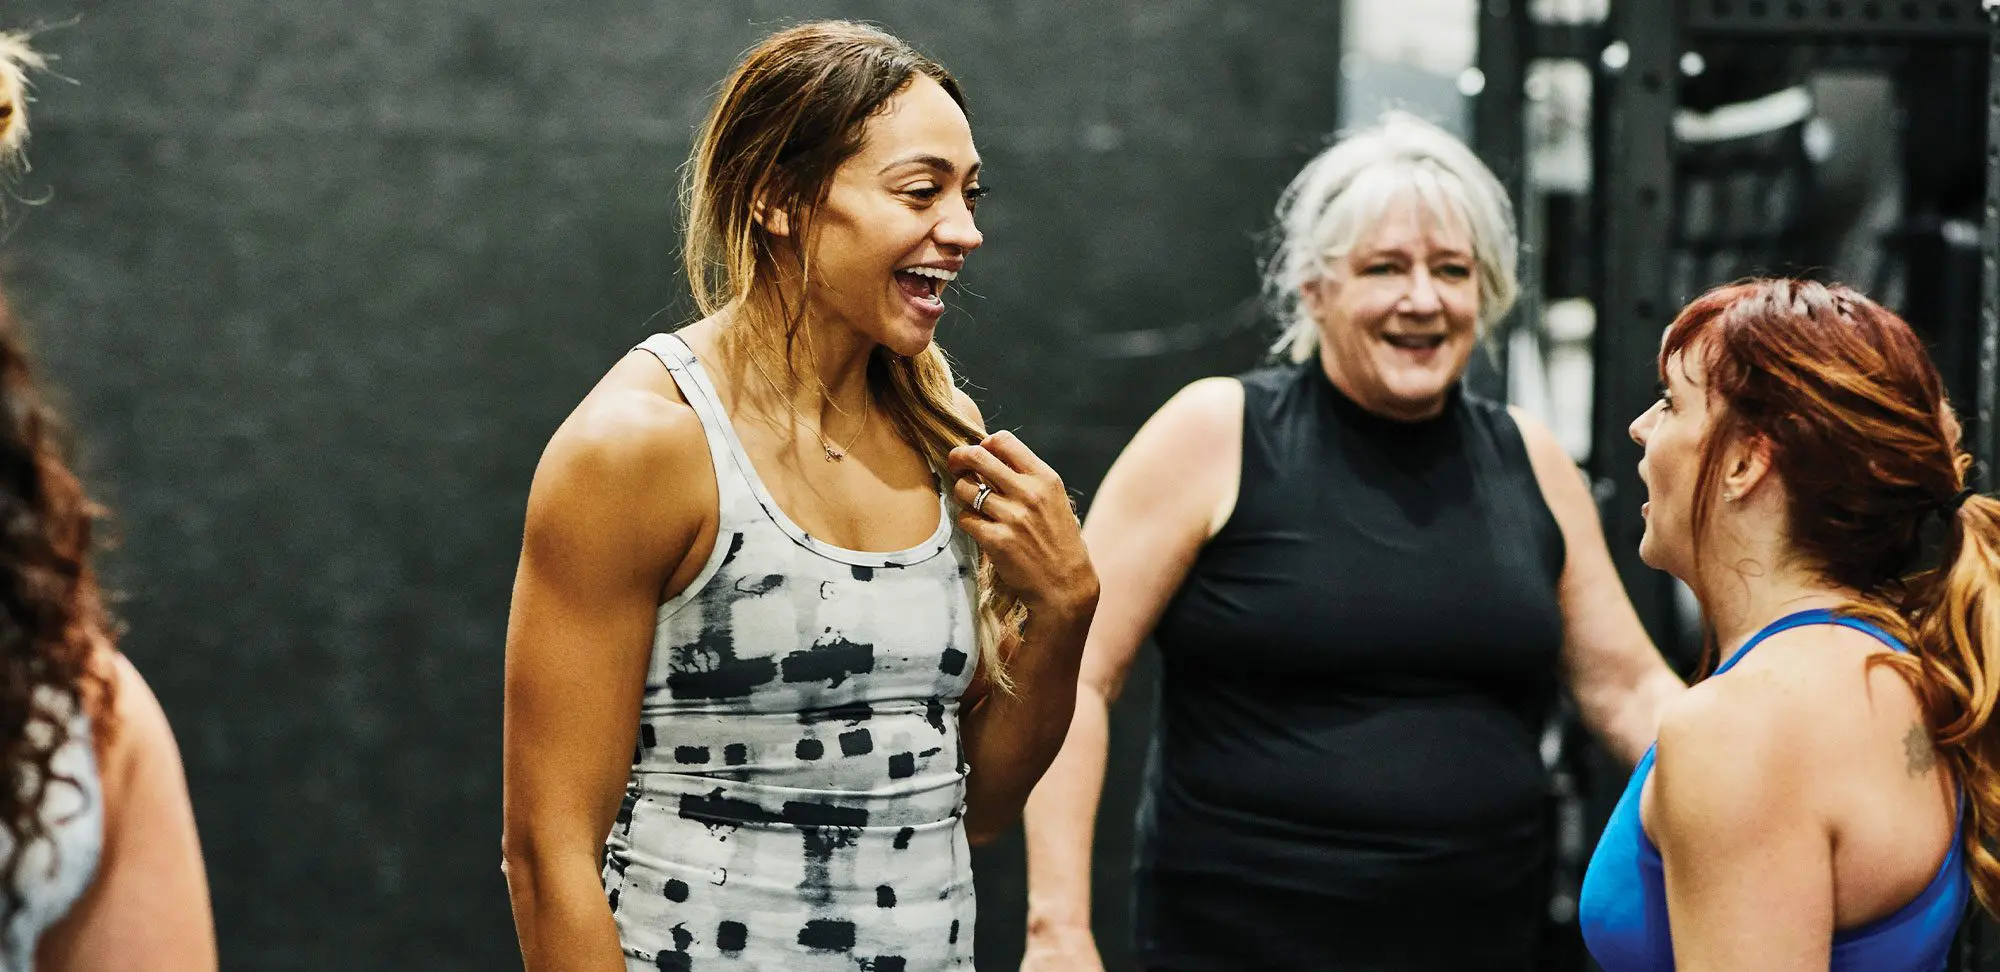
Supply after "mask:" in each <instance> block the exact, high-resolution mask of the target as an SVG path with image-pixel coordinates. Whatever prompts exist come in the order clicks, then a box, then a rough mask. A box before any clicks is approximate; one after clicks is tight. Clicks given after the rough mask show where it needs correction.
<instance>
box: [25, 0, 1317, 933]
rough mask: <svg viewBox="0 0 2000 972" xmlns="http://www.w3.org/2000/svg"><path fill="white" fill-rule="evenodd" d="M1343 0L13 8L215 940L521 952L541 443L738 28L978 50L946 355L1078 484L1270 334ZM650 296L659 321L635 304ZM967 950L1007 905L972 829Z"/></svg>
mask: <svg viewBox="0 0 2000 972" xmlns="http://www.w3.org/2000/svg"><path fill="white" fill-rule="evenodd" d="M1337 10H1338V5H1337V4H1329V3H1321V2H1314V0H1281V2H1270V0H1260V2H1249V0H1241V2H1212V0H1211V2H1196V0H1119V2H1114V3H1091V4H1073V3H1067V2H1062V0H1018V2H988V3H977V4H948V5H937V4H916V3H908V2H892V0H877V2H848V3H834V2H813V3H790V4H776V3H762V2H759V3H739V2H721V3H717V2H707V0H699V2H698V0H678V2H667V0H649V2H638V0H596V2H583V3H571V4H563V5H555V4H546V3H537V2H531V0H478V2H475V0H429V2H423V3H410V2H367V3H363V2H346V3H325V2H318V0H314V2H307V0H148V2H146V3H121V4H109V3H99V2H93V0H11V2H9V3H8V4H7V5H6V6H5V8H4V10H0V28H20V27H29V26H34V25H38V24H50V25H55V24H62V26H57V27H51V28H50V29H49V30H47V31H46V32H45V33H44V34H43V35H42V36H41V39H40V42H39V43H40V45H41V46H42V47H44V48H45V49H46V50H48V51H49V52H51V53H53V54H56V55H58V56H59V57H60V60H59V61H58V62H57V64H56V67H57V68H58V70H59V72H60V73H61V75H63V76H64V77H66V78H68V79H74V82H75V83H73V84H72V83H70V81H68V80H63V79H59V78H56V77H53V76H44V77H43V78H42V80H41V84H40V89H39V100H38V102H37V104H36V105H35V109H36V114H35V120H36V124H37V130H36V137H35V142H34V144H33V146H32V161H33V164H34V171H33V172H32V173H31V174H30V176H29V177H28V178H27V179H26V180H25V181H24V182H23V183H22V185H21V186H20V187H19V191H18V193H17V195H19V196H21V197H25V198H26V199H27V200H29V201H31V202H39V203H41V204H39V205H32V204H23V203H21V202H19V201H13V202H10V204H9V206H8V209H7V218H6V225H7V229H8V231H9V235H8V236H7V237H6V239H5V240H4V243H0V259H4V277H3V278H0V279H4V281H5V284H6V286H7V288H8V290H9V292H10V294H11V296H12V297H13V299H14V301H15V303H16V305H17V310H18V311H19V315H20V316H21V317H22V318H24V319H25V320H26V321H27V323H28V325H29V327H30V329H31V333H32V336H33V339H34V342H35V345H36V346H37V348H38V350H39V352H40V354H41V356H42V361H43V370H44V372H45V374H46V375H47V376H48V377H49V378H50V379H51V380H53V381H54V382H56V383H57V384H59V385H60V386H61V388H62V390H63V396H62V397H63V400H64V401H66V402H67V404H68V406H69V414H70V417H71V419H72V424H73V426H74V427H75V430H76V438H77V440H78V445H79V450H78V451H79V454H80V456H81V460H82V464H83V466H84V468H85V470H86V472H87V475H88V477H89V482H90V484H91V485H92V487H93V488H94V490H95V492H96V493H97V495H99V496H100V497H102V498H103V499H105V500H107V501H108V502H109V503H110V504H111V505H112V506H113V507H114V509H115V518H114V521H113V530H114V532H115V533H116V534H117V536H118V537H119V546H118V548H117V549H116V550H114V551H112V552H110V553H109V554H108V555H106V556H105V558H104V560H103V561H102V562H103V564H104V567H105V570H106V572H107V573H108V575H109V579H110V581H111V583H112V584H113V585H114V586H115V587H116V588H117V590H119V591H120V592H122V594H123V596H124V600H123V602H122V604H121V612H122V614H123V616H124V617H125V618H126V620H127V621H128V622H129V623H130V628H131V630H130V635H129V637H128V638H127V640H126V647H127V650H128V651H129V653H130V654H131V656H132V657H133V658H134V660H135V661H136V662H137V663H138V665H139V666H140V667H141V669H142V670H143V671H144V672H145V673H146V675H147V677H148V678H149V679H150V681H151V682H152V684H153V686H154V688H155V690H156V691H157V692H158V694H159V695H160V697H161V700H162V702H163V704H164V705H165V707H166V710H167V712H168V715H169V716H170V718H171V719H172V722H173V725H174V728H175V731H176V732H177V733H178V735H179V739H180V743H181V746H182V750H183V755H184V757H185V759H186V763H187V771H188V777H189V781H190V784H191V787H192V789H193V794H194V800H195V807H196V812H197V814H198V816H199V819H200V824H201V828H202V837H203V845H204V850H205V852H206V855H207V860H208V866H209V874H210V879H211V882H212V884H213V888H214V895H215V905H216V918H217V923H218V926H219V932H220V935H221V942H222V951H223V965H224V967H225V968H227V969H231V970H264V969H271V970H287V972H290V970H301V972H315V970H336V969H337V970H342V972H348V970H355V969H418V968H421V969H433V970H456V969H465V970H490V969H499V968H507V967H511V966H513V965H514V963H515V962H516V959H515V954H516V952H515V946H514V940H513V932H512V928H511V924H510V921H509V917H508V911H507V904H506V898H505V893H504V886H503V883H502V880H501V877H500V874H499V871H498V849H499V828H500V814H499V807H500V763H499V738H500V671H501V661H502V642H503V636H504V631H505V625H506V612H507V599H508V591H509V587H510V584H511V581H512V574H513V567H514V559H515V556H516V553H517V550H518V542H519V536H520V526H521V512H522V505H523V501H524V498H525V495H526V489H527V484H528V480H529V476H530V474H531V472H532V470H533V467H534V463H535V460H536V458H537V456H538V455H539V452H540V450H541V448H542V445H543V443H544V442H545V441H546V439H547V436H548V434H549V433H550V432H551V431H552V430H553V429H554V427H555V425H556V424H557V423H558V422H559V421H560V420H561V419H562V417H563V415H564V414H566V412H567V411H568V409H569V408H570V407H571V406H572V405H573V404H574V403H575V401H576V400H577V399H578V398H579V397H580V396H581V395H582V394H583V392H584V391H585V390H586V389H587V388H588V387H589V386H590V384H591V383H592V382H593V381H594V380H595V379H596V378H597V376H598V375H599V374H601V372H602V371H603V369H604V368H605V367H606V366H607V365H609V364H610V363H611V362H612V361H613V360H614V359H615V358H616V357H617V356H618V355H619V354H620V353H621V352H622V351H623V350H624V349H625V348H627V347H628V346H630V345H631V344H632V343H634V342H636V341H637V340H638V339H639V338H641V337H643V336H644V335H645V334H647V333H649V331H650V330H653V329H656V327H658V326H660V325H667V324H671V323H675V322H677V321H678V318H679V315H680V314H681V313H682V310H681V308H682V307H683V306H684V304H682V303H681V301H682V297H681V295H682V293H683V290H684V287H683V284H682V282H681V280H680V279H679V278H678V276H677V274H676V272H675V263H674V255H675V240H674V226H675V211H674V204H673V187H674V181H675V173H676V168H677V166H678V165H679V164H680V162H681V160H682V159H683V158H685V156H686V153H687V149H688V144H689V141H690V136H691V131H692V128H693V126H694V125H695V124H696V123H697V121H698V119H699V116H700V113H701V110H702V108H703V107H704V104H705V100H706V98H707V96H708V94H709V92H710V90H711V89H712V87H713V85H714V84H715V83H716V81H718V80H719V79H720V78H721V77H722V75H723V74H724V72H725V71H726V70H727V68H728V66H729V65H730V63H731V62H732V60H733V59H734V57H735V56H736V55H737V54H738V53H739V52H740V51H742V50H743V49H744V48H745V47H747V46H748V45H750V44H751V43H753V42H754V41H755V39H756V38H757V37H759V36H761V35H762V34H764V33H766V32H768V31H769V30H770V29H773V28H775V27H777V26H780V25H782V24H784V23H788V22H791V21H793V20H797V19H803V18H807V17H814V16H849V17H861V18H867V19H872V20H876V21H878V22H880V23H882V24H884V25H886V26H887V27H889V28H890V29H891V30H892V31H895V32H897V33H899V34H901V35H903V36H904V37H906V38H908V39H909V40H911V41H913V42H915V43H916V44H918V46H920V47H922V48H924V49H925V50H927V51H929V52H931V53H932V54H934V55H935V56H937V57H938V58H939V59H941V60H942V61H943V62H944V63H945V64H947V65H948V66H950V67H951V68H952V69H953V70H954V71H955V72H957V73H958V74H959V75H960V77H961V78H962V80H963V81H964V82H965V84H966V86H967V88H968V92H969V95H970V98H971V101H972V119H973V127H974V133H975V137H976V139H977V141H978V143H979V146H980V149H981V151H982V152H983V154H984V156H985V158H986V160H987V172H988V176H987V181H988V183H989V184H990V185H992V186H993V188H994V189H995V192H994V195H993V197H992V199H991V201H990V205H989V206H988V207H986V208H983V209H982V210H981V220H980V222H981V228H982V229H983V230H984V231H985V233H986V238H987V241H988V242H987V246H986V247H985V249H984V250H982V251H981V252H980V253H978V254H976V255H974V257H973V258H972V260H971V263H970V266H969V268H968V271H967V273H966V275H965V277H964V278H963V283H964V288H963V291H962V292H961V295H960V297H959V298H958V305H959V308H960V309H959V310H957V311H954V313H953V314H952V316H951V317H950V318H948V320H947V323H946V325H945V327H944V330H943V333H942V341H943V342H944V343H945V345H946V347H948V348H949V349H950V350H951V351H952V352H953V353H954V355H955V356H956V358H957V359H958V361H959V362H960V367H961V369H962V371H963V373H964V374H965V376H967V377H968V378H969V379H970V380H971V381H973V382H975V383H976V387H974V388H973V389H972V391H973V393H974V396H975V397H976V398H977V399H979V401H980V402H981V404H982V405H983V406H984V407H985V410H986V413H987V415H988V417H989V421H990V422H991V423H993V424H994V425H995V426H1006V427H1010V428H1015V429H1017V430H1019V431H1020V433H1021V435H1022V436H1023V437H1024V438H1025V439H1026V440H1027V441H1028V442H1029V443H1030V444H1031V445H1033V446H1034V447H1035V448H1037V449H1038V450H1039V451H1041V452H1042V453H1043V455H1044V456H1046V457H1048V458H1049V459H1050V460H1051V461H1052V462H1054V463H1055V464H1056V465H1057V467H1058V468H1059V469H1060V470H1062V472H1063V473H1064V475H1065V477H1066V479H1067V480H1068V482H1069V483H1070V484H1071V486H1073V487H1074V488H1075V489H1076V490H1077V491H1078V493H1079V494H1080V496H1081V497H1082V498H1084V499H1085V500H1087V498H1088V495H1089V491H1090V490H1091V489H1092V488H1093V487H1094V486H1095V485H1096V483H1097V481H1098V479H1099V478H1100V477H1101V476H1102V474H1103V471H1104V469H1105V468H1106V467H1107V466H1108V465H1109V464H1110V461H1111V459H1112V458H1113V456H1114V455H1115V453H1116V451H1117V449H1118V448H1119V447H1120V446H1121V445H1122V444H1123V442H1124V440H1125V439H1126V437H1127V436H1129V435H1130V433H1131V432H1132V430H1133V429H1135V428H1136V427H1137V425H1138V424H1139V422H1140V421H1142V420H1143V419H1144V417H1145V416H1146V415H1147V414H1149V413H1150V412H1151V410H1152V409H1153V408H1155V407H1156V406H1157V405H1158V404H1159V403H1160V402H1161V401H1163V400H1164V399H1165V398H1166V396H1167V395H1169V394H1171V392H1172V391H1173V390H1174V389H1175V388H1177V387H1179V386H1180V385H1181V384H1184V383H1185V382H1187V381H1188V380H1191V379H1193V378H1195V377H1198V376H1201V375H1205V374H1214V373H1224V372H1230V371H1235V370H1239V369H1241V368H1243V367H1246V366H1248V365H1250V364H1251V363H1252V362H1253V360H1254V358H1255V356H1256V353H1257V350H1258V347H1259V345H1260V344H1261V342H1262V341H1263V340H1265V339H1266V338H1267V337H1268V336H1269V328H1268V326H1267V325H1266V324H1265V323H1264V322H1263V321H1262V320H1261V318H1260V317H1259V316H1258V315H1257V314H1256V313H1255V311H1254V307H1253V306H1252V305H1251V304H1250V303H1249V298H1250V297H1251V295H1252V294H1253V292H1254V285H1255V281H1254V271H1253V265H1252V259H1253V254H1254V248H1253V245H1252V236H1253V235H1254V234H1255V233H1256V232H1258V231H1259V230H1260V229H1262V227H1263V226H1264V223H1265V219H1266V214H1267V213H1268V212H1269V209H1270V206H1271V204H1272V202H1273V201H1274V199H1275V197H1276V195H1277V192H1278V190H1279V188H1280V187H1281V186H1282V185H1283V183H1284V181H1285V180H1286V178H1288V177H1289V175H1290V174H1291V173H1292V171H1293V170H1294V169H1295V168H1296V167H1297V166H1298V164H1299V163H1300V162H1302V161H1303V160H1304V158H1305V157H1306V155H1307V154H1309V152H1310V151H1312V149H1313V148H1315V147H1316V146H1317V145H1318V144H1319V142H1320V140H1321V138H1322V137H1323V136H1324V135H1325V134H1326V133H1327V132H1328V131H1329V130H1330V129H1331V128H1332V126H1333V125H1334V123H1335V120H1336V118H1337V113H1338V105H1339V98H1338V94H1337V90H1336V85H1337V79H1338V73H1339V72H1338V65H1339V37H1338V29H1337V27H1338V25H1337V22H1336V21H1337ZM662 309H666V313H665V314H664V315H663V316H662V317H661V318H660V319H659V321H658V322H657V323H656V324H652V325H649V324H648V318H649V317H651V316H652V315H653V314H654V313H655V312H656V311H661V310H662ZM1150 704H1151V683H1150V678H1149V677H1148V676H1147V675H1145V674H1144V672H1143V671H1142V675H1141V677H1140V678H1138V679H1136V680H1135V682H1134V684H1133V685H1132V687H1131V689H1130V690H1129V691H1128V693H1127V696H1126V699H1125V701H1124V702H1122V703H1121V705H1120V707H1119V710H1118V712H1117V716H1116V727H1115V731H1116V732H1117V739H1116V742H1115V743H1114V754H1113V763H1114V769H1113V773H1112V781H1111V784H1110V794H1109V796H1108V798H1107V801H1106V809H1105V813H1104V825H1103V828H1102V833H1103V838H1102V840H1101V844H1100V851H1099V854H1098V869H1099V874H1100V875H1101V880H1100V881H1099V888H1098V895H1097V909H1098V918H1099V928H1100V929H1101V934H1102V940H1103V944H1104V945H1105V948H1106V952H1107V958H1108V959H1110V963H1109V964H1110V966H1111V967H1112V968H1114V969H1121V968H1129V962H1128V960H1127V958H1126V954H1125V953H1126V942H1125V935H1126V919H1125V888H1124V881H1125V875H1126V868H1127V861H1128V856H1129V853H1130V851H1129V846H1130V845H1129V842H1130V837H1129V834H1130V816H1131V808H1132V802H1133V794H1134V789H1135V787H1136V785H1137V779H1138V772H1139V762H1140V758H1141V753H1142V746H1143V738H1142V737H1143V732H1144V729H1145V726H1146V725H1147V723H1148V722H1149V721H1150V718H1151V712H1150ZM978 862H979V877H980V894H981V905H982V907H981V920H980V926H979V931H978V934H979V946H980V949H979V951H980V965H981V967H982V968H987V969H1004V968H1010V967H1011V965H1012V963H1013V962H1014V961H1015V959H1016V958H1017V957H1018V954H1019V950H1020V942H1021V935H1022V906H1023V902H1022V894H1023V885H1024V882H1023V877H1022V870H1021V859H1020V849H1019V842H1018V839H1012V840H1009V841H1007V842H1005V843H1003V844H1002V845H1000V846H998V847H995V848H993V849H990V850H988V851H984V852H982V853H981V854H980V855H979V857H978Z"/></svg>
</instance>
